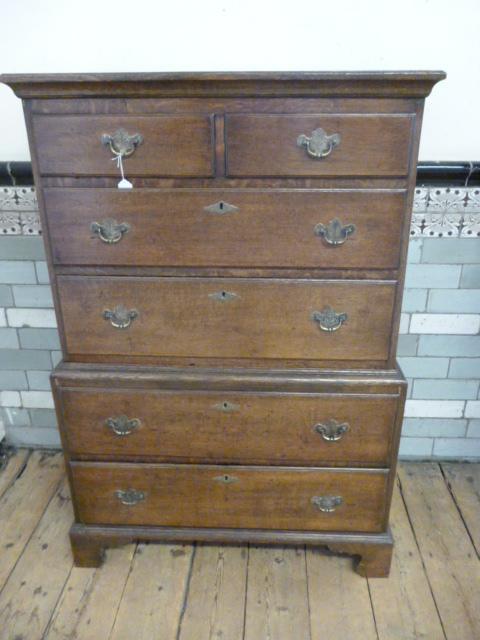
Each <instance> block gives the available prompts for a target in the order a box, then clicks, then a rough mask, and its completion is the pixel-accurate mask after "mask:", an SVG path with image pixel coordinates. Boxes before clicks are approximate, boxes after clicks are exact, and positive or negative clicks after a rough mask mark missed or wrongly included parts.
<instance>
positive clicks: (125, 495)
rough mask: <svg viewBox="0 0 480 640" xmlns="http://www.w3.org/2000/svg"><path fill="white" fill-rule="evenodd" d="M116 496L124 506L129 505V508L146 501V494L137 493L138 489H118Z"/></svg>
mask: <svg viewBox="0 0 480 640" xmlns="http://www.w3.org/2000/svg"><path fill="white" fill-rule="evenodd" d="M115 496H116V497H117V498H118V499H119V500H120V502H121V503H122V504H125V505H127V507H132V506H133V505H135V504H138V503H139V502H141V501H142V500H145V493H144V492H143V491H137V490H136V489H126V490H123V489H117V491H115Z"/></svg>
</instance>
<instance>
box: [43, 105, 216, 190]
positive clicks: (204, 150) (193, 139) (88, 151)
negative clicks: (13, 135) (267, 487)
mask: <svg viewBox="0 0 480 640" xmlns="http://www.w3.org/2000/svg"><path fill="white" fill-rule="evenodd" d="M121 129H124V130H125V131H126V132H127V133H128V134H129V135H130V136H135V135H136V134H139V135H141V136H142V138H143V141H142V142H141V143H140V144H138V145H137V146H136V147H135V149H134V151H133V153H132V154H131V155H129V156H128V157H125V158H124V160H123V166H124V170H125V174H126V177H127V178H128V177H131V176H206V177H209V176H212V175H213V171H214V162H213V159H214V148H213V128H212V119H211V117H210V116H209V115H204V114H199V115H164V116H110V115H108V116H88V117H86V116H38V115H37V116H34V117H33V136H34V140H35V144H36V146H37V148H39V149H41V153H40V154H39V158H38V164H39V169H40V173H43V174H45V175H78V176H119V179H120V171H119V169H118V167H117V164H116V162H112V159H114V154H113V153H112V151H111V149H110V147H109V145H108V144H103V143H102V136H104V135H110V136H114V135H115V133H116V132H118V131H119V130H121ZM137 140H138V139H137ZM120 144H121V143H120V142H118V141H116V139H114V141H113V145H114V149H117V150H118V149H119V148H120V147H119V146H116V145H120ZM131 144H133V143H131Z"/></svg>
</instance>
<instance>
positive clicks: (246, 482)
mask: <svg viewBox="0 0 480 640" xmlns="http://www.w3.org/2000/svg"><path fill="white" fill-rule="evenodd" d="M71 470H72V477H73V491H74V494H75V497H76V505H77V511H78V518H79V520H80V522H83V523H85V524H106V525H107V524H111V525H119V524H121V525H156V526H166V527H227V528H228V527H239V528H242V529H286V530H308V531H358V532H380V531H383V530H384V529H385V519H386V492H387V480H388V470H378V471H371V470H365V471H361V470H349V471H342V470H336V469H331V470H325V469H317V468H313V469H311V468H303V469H302V468H288V467H270V468H268V467H240V466H232V465H230V466H226V467H222V466H213V465H201V466H195V465H155V464H125V463H124V464H114V463H91V462H85V463H83V462H73V463H71Z"/></svg>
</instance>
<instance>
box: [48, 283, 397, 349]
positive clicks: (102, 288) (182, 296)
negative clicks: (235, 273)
mask: <svg viewBox="0 0 480 640" xmlns="http://www.w3.org/2000/svg"><path fill="white" fill-rule="evenodd" d="M57 283H58V290H59V296H60V306H61V312H62V316H63V324H64V328H65V337H66V345H67V352H68V354H69V357H70V359H72V360H74V359H75V356H77V355H78V356H86V355H91V354H96V355H108V354H111V355H116V356H123V357H124V358H125V361H128V357H129V356H134V357H136V356H156V357H159V356H160V357H165V356H167V357H184V358H185V357H186V358H195V357H196V358H261V359H300V360H302V359H305V360H375V361H386V360H387V358H388V354H389V347H390V339H391V333H392V319H393V306H394V299H395V291H396V283H395V282H390V281H384V282H377V281H344V280H342V281H332V280H325V281H323V280H311V281H306V280H276V279H262V278H251V279H250V278H153V277H143V278H141V277H108V276H104V277H102V276H98V277H97V276H95V277H93V276H88V277H81V276H58V277H57Z"/></svg>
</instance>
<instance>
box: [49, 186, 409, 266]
mask: <svg viewBox="0 0 480 640" xmlns="http://www.w3.org/2000/svg"><path fill="white" fill-rule="evenodd" d="M45 202H46V209H47V215H48V220H49V229H50V237H51V242H52V249H53V259H54V262H55V263H56V264H72V265H77V264H78V265H120V266H121V265H130V266H175V265H182V266H193V267H195V266H198V267H205V266H228V267H299V268H301V267H305V268H319V267H325V268H329V269H333V268H371V269H373V268H379V269H388V268H396V267H397V266H398V262H399V250H400V242H399V238H400V234H401V227H402V222H403V219H404V215H405V192H389V191H374V192H369V191H343V192H342V191H324V192H323V191H314V190H311V191H310V190H290V191H289V190H271V191H268V192H267V191H253V190H252V191H245V190H235V189H231V190H228V191H226V190H223V191H222V190H207V189H203V190H193V189H192V190H143V189H138V190H136V189H134V190H133V191H122V190H120V189H46V190H45ZM215 205H216V206H215ZM112 220H113V222H112ZM335 220H338V221H339V224H337V223H336V222H335Z"/></svg>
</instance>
